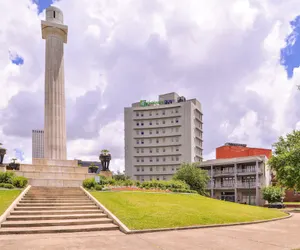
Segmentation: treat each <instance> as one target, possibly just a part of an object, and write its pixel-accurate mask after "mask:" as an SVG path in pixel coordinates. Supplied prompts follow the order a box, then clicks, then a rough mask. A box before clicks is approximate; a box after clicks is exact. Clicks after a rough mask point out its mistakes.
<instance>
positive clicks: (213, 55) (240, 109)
mask: <svg viewBox="0 0 300 250" xmlns="http://www.w3.org/2000/svg"><path fill="white" fill-rule="evenodd" d="M50 4H53V5H55V6H57V7H59V8H61V9H62V10H63V12H64V19H65V24H67V25H68V26H69V36H68V44H67V45H66V46H65V82H66V103H67V134H68V157H69V159H74V158H80V159H85V160H88V159H89V160H97V157H98V154H99V151H100V150H101V149H103V148H108V149H110V150H111V152H112V156H113V159H114V160H113V162H112V169H113V170H118V169H120V170H123V169H124V160H123V159H124V151H123V148H124V133H123V131H124V123H123V111H124V107H125V106H130V105H131V103H133V102H136V101H139V100H140V99H142V98H145V99H149V100H150V99H151V100H154V99H156V98H157V96H158V95H159V94H163V93H168V92H173V91H174V92H177V93H178V94H180V95H184V96H186V97H187V98H197V99H198V100H199V101H200V102H201V103H202V108H203V113H204V154H205V158H206V159H209V158H213V157H214V156H215V155H214V151H215V148H216V147H218V146H221V145H222V144H224V143H225V142H228V141H230V142H239V143H247V144H248V145H249V146H253V147H266V148H270V147H271V144H272V143H273V142H274V141H276V139H277V138H278V136H280V135H283V134H285V133H287V132H289V131H291V130H292V129H295V128H298V127H300V91H299V90H298V88H297V85H298V84H299V85H300V72H299V69H298V67H299V65H300V38H299V34H300V17H299V15H300V4H299V1H298V0H285V1H282V0H226V1H224V0H210V1H206V0H185V1H182V0H61V1H59V2H55V1H54V2H53V3H52V1H51V0H39V1H32V0H14V4H11V5H9V4H7V0H0V23H1V28H0V87H1V88H0V142H2V143H3V144H4V146H5V147H6V148H7V149H8V157H7V160H9V159H10V158H11V157H13V156H14V149H15V148H20V149H22V150H23V151H24V153H25V158H26V160H25V162H31V130H32V129H42V128H43V115H44V114H43V113H44V110H43V109H44V106H43V102H44V65H45V64H44V60H45V55H44V51H45V41H44V40H42V38H41V27H40V21H41V20H42V19H44V15H45V8H47V7H48V6H49V5H50ZM298 38H299V39H298Z"/></svg>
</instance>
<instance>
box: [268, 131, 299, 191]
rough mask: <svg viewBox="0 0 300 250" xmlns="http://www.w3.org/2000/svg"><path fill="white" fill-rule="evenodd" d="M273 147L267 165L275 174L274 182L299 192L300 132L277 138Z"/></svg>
mask: <svg viewBox="0 0 300 250" xmlns="http://www.w3.org/2000/svg"><path fill="white" fill-rule="evenodd" d="M273 147H274V149H275V150H274V152H273V156H272V157H271V159H270V160H269V162H268V164H269V166H270V167H271V169H272V170H274V171H275V172H276V180H277V181H278V183H279V184H280V185H282V186H284V187H286V188H293V189H296V190H300V131H298V130H294V131H293V132H292V133H290V134H287V136H286V137H283V136H281V137H279V140H278V142H276V143H274V144H273Z"/></svg>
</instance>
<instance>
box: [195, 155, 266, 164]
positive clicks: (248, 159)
mask: <svg viewBox="0 0 300 250" xmlns="http://www.w3.org/2000/svg"><path fill="white" fill-rule="evenodd" d="M267 160H268V158H267V157H266V156H265V155H260V156H246V157H236V158H224V159H213V160H207V161H203V162H201V163H200V167H204V166H211V165H224V164H234V163H243V162H252V161H267Z"/></svg>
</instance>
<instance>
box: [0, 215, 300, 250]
mask: <svg viewBox="0 0 300 250" xmlns="http://www.w3.org/2000/svg"><path fill="white" fill-rule="evenodd" d="M295 248H300V214H294V215H293V217H291V218H289V219H285V220H280V221H274V222H268V223H263V224H255V225H246V226H233V227H223V228H208V229H193V230H184V231H171V232H161V233H147V234H139V235H124V234H122V233H121V232H109V233H104V232H93V233H76V234H41V235H6V236H5V235H2V236H0V249H1V250H20V249H22V250H27V249H28V250H29V249H30V250H36V249H43V250H45V249H47V250H48V249H49V250H50V249H51V250H61V249H64V250H66V249H68V250H69V249H70V250H75V249H76V250H77V249H84V250H90V249H101V250H121V249H122V250H154V249H155V250H179V249H180V250H196V249H205V250H206V249H207V250H210V249H218V250H219V249H230V250H233V249H237V250H248V249H249V250H254V249H255V250H260V249H261V250H269V249H270V250H271V249H272V250H273V249H274V250H277V249H278V250H285V249H287V250H291V249H295Z"/></svg>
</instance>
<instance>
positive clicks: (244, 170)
mask: <svg viewBox="0 0 300 250" xmlns="http://www.w3.org/2000/svg"><path fill="white" fill-rule="evenodd" d="M260 171H261V169H260V168H259V169H258V172H260ZM255 172H256V170H255V168H250V169H237V173H238V174H247V173H255Z"/></svg>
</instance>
